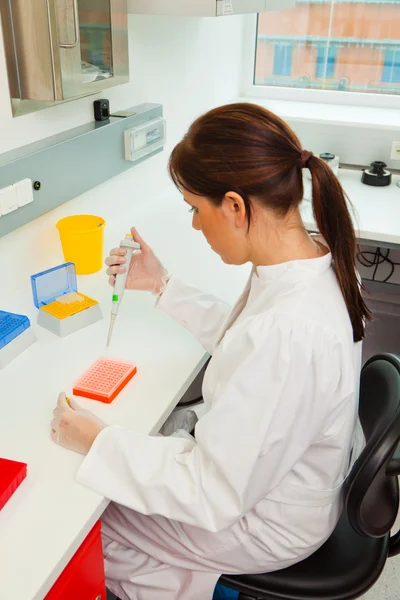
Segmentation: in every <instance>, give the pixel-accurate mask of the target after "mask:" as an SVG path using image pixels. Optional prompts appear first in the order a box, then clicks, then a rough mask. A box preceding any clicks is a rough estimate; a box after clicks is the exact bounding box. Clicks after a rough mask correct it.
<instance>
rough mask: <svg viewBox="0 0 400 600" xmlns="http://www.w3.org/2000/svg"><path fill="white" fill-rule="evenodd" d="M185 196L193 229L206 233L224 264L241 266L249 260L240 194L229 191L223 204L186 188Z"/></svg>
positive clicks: (245, 223)
mask: <svg viewBox="0 0 400 600" xmlns="http://www.w3.org/2000/svg"><path fill="white" fill-rule="evenodd" d="M183 197H184V200H185V202H187V204H189V206H190V207H191V208H190V210H191V211H192V212H193V219H192V226H193V228H194V229H196V230H197V231H201V232H202V233H203V235H204V237H205V238H206V240H207V242H208V243H209V244H210V246H211V248H212V249H213V250H214V252H216V253H217V254H219V256H220V257H221V258H222V260H223V261H224V262H225V263H227V264H233V265H241V264H243V263H245V262H247V261H248V260H249V248H248V243H247V219H246V210H245V206H244V202H243V199H242V198H241V196H239V194H236V193H235V192H228V193H227V194H226V195H225V197H224V199H223V201H222V204H221V205H220V206H216V205H215V204H213V203H212V202H210V200H208V199H207V198H205V197H204V196H197V195H196V194H193V193H191V192H189V191H187V190H183Z"/></svg>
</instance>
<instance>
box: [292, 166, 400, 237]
mask: <svg viewBox="0 0 400 600" xmlns="http://www.w3.org/2000/svg"><path fill="white" fill-rule="evenodd" d="M361 173H362V172H361V170H357V171H356V170H354V171H353V170H345V169H339V179H340V181H341V183H342V185H343V187H344V190H345V192H346V193H347V196H348V197H349V199H350V202H351V204H352V207H353V208H352V210H351V213H352V217H353V223H354V227H355V229H356V233H357V237H358V238H359V239H360V240H362V241H364V242H371V243H372V245H379V243H382V244H390V245H392V244H393V245H399V246H400V187H397V185H396V182H397V181H399V180H400V176H399V175H393V178H392V184H391V185H389V186H387V187H382V188H379V187H372V186H369V185H364V184H363V183H361ZM304 187H305V190H304V191H305V200H304V202H303V203H302V207H301V214H302V217H303V221H304V223H305V225H306V227H307V229H309V230H314V229H315V228H316V225H315V221H314V218H313V215H312V206H311V202H310V200H309V198H310V196H311V185H310V183H309V182H308V181H307V180H306V182H305V186H304Z"/></svg>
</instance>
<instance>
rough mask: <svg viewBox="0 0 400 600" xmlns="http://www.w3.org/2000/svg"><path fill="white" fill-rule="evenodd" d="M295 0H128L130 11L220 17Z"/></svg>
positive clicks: (285, 5) (280, 6)
mask: <svg viewBox="0 0 400 600" xmlns="http://www.w3.org/2000/svg"><path fill="white" fill-rule="evenodd" d="M294 6H295V0H128V11H129V12H130V13H140V14H149V15H151V14H152V15H186V16H197V17H220V16H225V15H234V14H244V13H257V12H265V11H268V10H282V9H284V8H294Z"/></svg>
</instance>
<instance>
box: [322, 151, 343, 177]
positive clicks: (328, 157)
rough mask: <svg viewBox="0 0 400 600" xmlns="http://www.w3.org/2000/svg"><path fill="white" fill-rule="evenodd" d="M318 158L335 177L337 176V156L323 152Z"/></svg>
mask: <svg viewBox="0 0 400 600" xmlns="http://www.w3.org/2000/svg"><path fill="white" fill-rule="evenodd" d="M319 157H320V158H322V160H323V161H324V162H325V163H326V164H327V165H328V167H330V168H331V169H332V171H333V172H334V173H335V175H336V176H337V175H338V174H339V157H338V156H337V155H335V154H331V153H330V152H323V153H322V154H320V155H319Z"/></svg>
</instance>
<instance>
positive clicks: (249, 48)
mask: <svg viewBox="0 0 400 600" xmlns="http://www.w3.org/2000/svg"><path fill="white" fill-rule="evenodd" d="M243 18H244V31H243V61H242V85H241V95H242V96H243V97H251V98H263V99H265V100H282V101H291V102H311V103H317V104H335V105H341V106H343V107H346V106H358V107H360V108H362V107H368V108H379V109H400V94H397V95H395V94H373V93H361V92H346V91H336V90H309V89H304V88H288V87H279V86H269V85H255V84H254V82H253V77H254V68H255V61H256V44H257V23H258V15H257V14H252V15H244V17H243ZM399 52H400V50H399Z"/></svg>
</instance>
